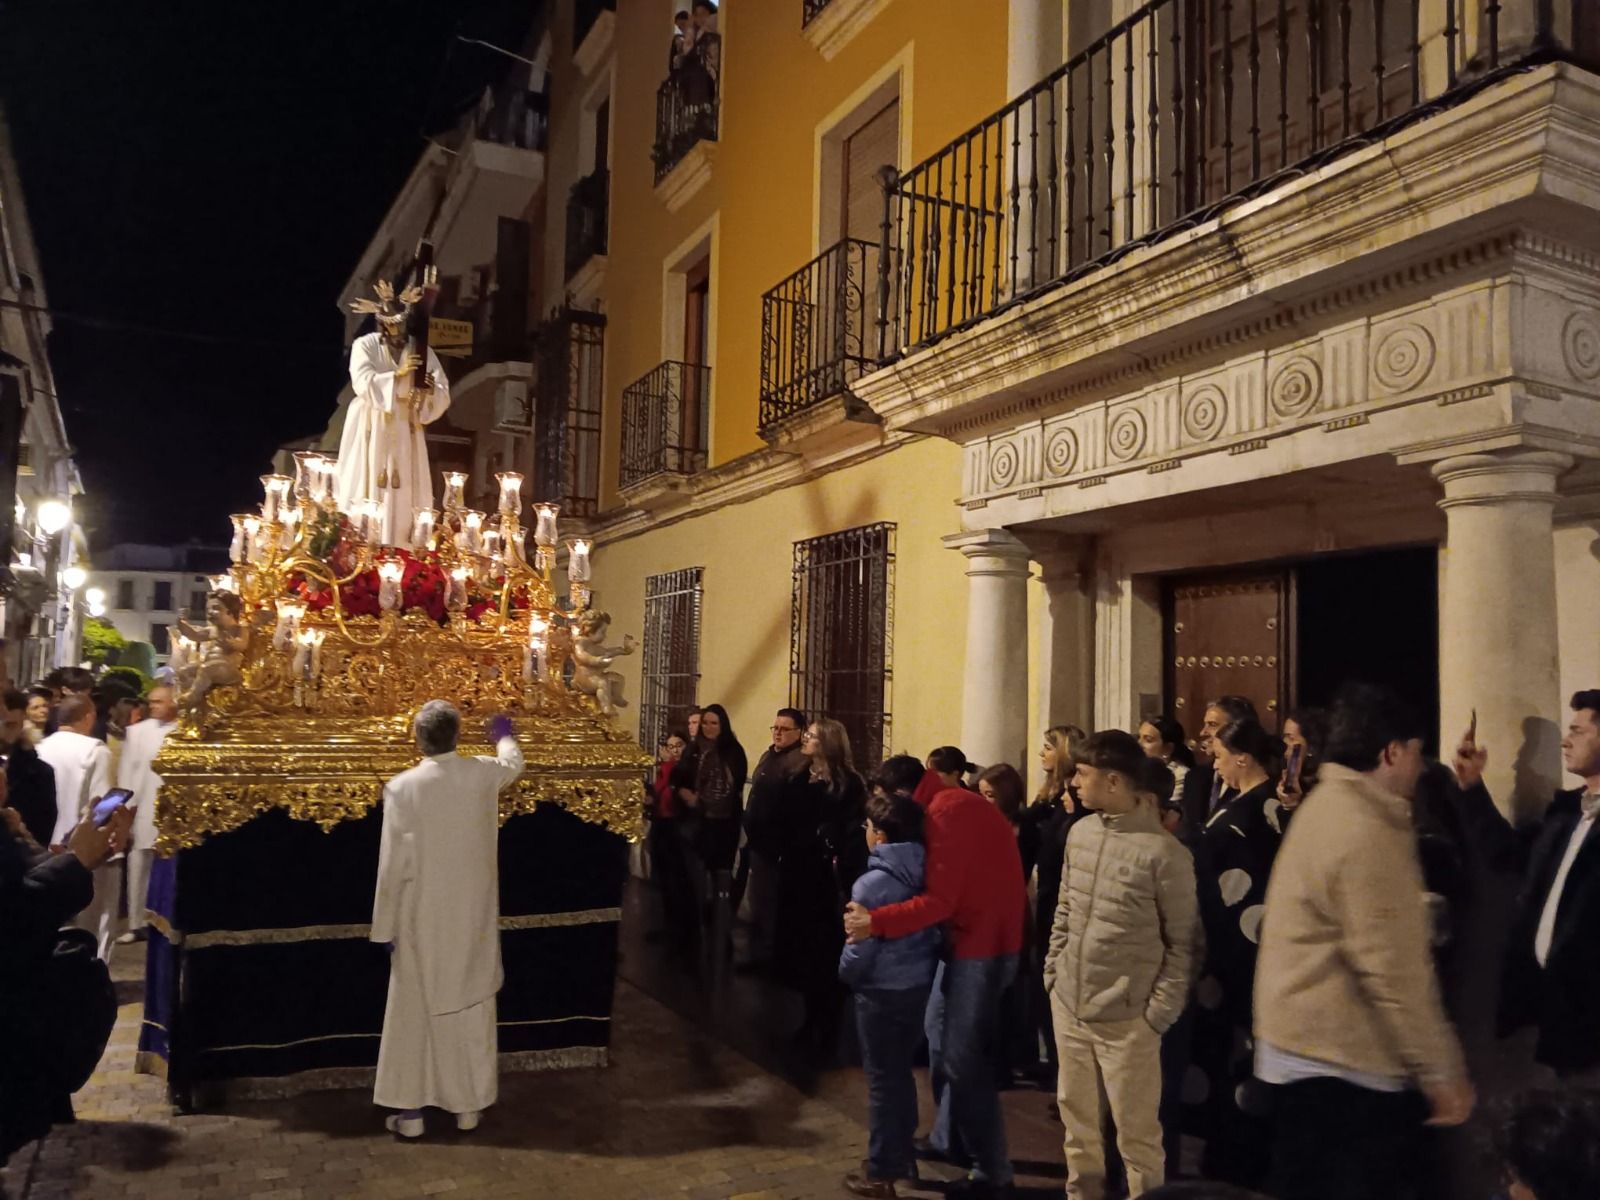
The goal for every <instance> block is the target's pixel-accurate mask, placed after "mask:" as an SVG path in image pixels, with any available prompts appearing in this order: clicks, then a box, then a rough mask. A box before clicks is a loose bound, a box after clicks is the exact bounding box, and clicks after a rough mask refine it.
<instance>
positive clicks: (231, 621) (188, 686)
mask: <svg viewBox="0 0 1600 1200" xmlns="http://www.w3.org/2000/svg"><path fill="white" fill-rule="evenodd" d="M206 620H207V622H208V624H207V625H206V626H205V627H204V628H203V629H196V628H195V627H194V626H192V625H190V624H189V623H188V621H179V622H178V632H179V633H181V634H182V635H183V636H184V637H186V638H188V639H189V640H190V641H192V642H194V643H195V644H196V646H197V648H198V649H197V651H196V653H197V656H198V658H199V662H198V663H197V664H196V663H191V664H189V665H188V666H187V667H186V668H185V669H184V671H183V674H182V675H180V676H179V679H178V683H179V686H181V687H182V688H183V689H184V692H183V699H182V700H181V701H180V702H179V703H180V704H181V706H182V707H183V708H184V709H185V710H186V711H187V710H190V709H194V708H198V707H200V705H202V704H203V703H204V702H205V698H206V694H207V693H208V692H210V691H211V689H212V688H218V687H233V686H235V685H237V684H238V683H240V682H241V681H242V680H243V678H244V673H243V666H244V650H245V644H246V643H247V642H248V641H249V633H248V631H247V630H246V629H245V627H244V602H243V601H241V600H240V599H239V597H238V596H236V595H235V594H234V593H233V592H223V591H217V592H212V593H211V597H210V599H208V600H207V601H206Z"/></svg>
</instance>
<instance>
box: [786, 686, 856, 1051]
mask: <svg viewBox="0 0 1600 1200" xmlns="http://www.w3.org/2000/svg"><path fill="white" fill-rule="evenodd" d="M800 745H801V747H802V749H803V750H804V752H805V755H806V758H807V760H808V762H809V767H808V768H807V772H806V776H805V783H804V786H803V787H800V788H797V789H795V790H794V792H793V793H792V796H793V801H792V803H791V804H790V805H789V806H788V807H789V811H788V813H787V814H786V820H785V821H784V826H785V836H784V842H783V852H782V854H781V856H780V857H779V859H778V879H779V887H780V889H781V891H780V899H779V906H778V937H777V945H778V948H779V958H780V968H779V969H780V973H781V975H782V976H783V978H784V979H785V981H786V982H787V983H788V984H789V985H790V986H791V987H793V988H794V989H795V990H796V991H798V992H799V993H800V996H801V999H802V1000H804V1002H805V1021H804V1022H803V1023H802V1025H801V1026H800V1030H799V1032H798V1033H796V1034H795V1043H796V1045H797V1046H798V1047H800V1048H802V1049H805V1050H807V1051H810V1052H812V1053H814V1054H817V1055H820V1056H823V1057H824V1058H825V1057H826V1056H827V1055H829V1054H830V1053H831V1052H832V1050H833V1048H834V1045H835V1043H836V1042H837V1039H838V1033H839V1016H840V1009H841V1006H842V1005H843V1002H844V995H843V991H842V989H841V987H840V984H839V977H838V967H839V951H840V950H841V949H843V947H844V923H843V918H844V906H845V902H846V900H847V899H848V898H849V896H850V889H851V887H852V886H853V885H854V884H855V881H856V878H857V877H858V876H859V875H860V874H861V872H862V871H864V870H865V869H866V859H867V845H866V841H865V838H864V835H863V834H862V828H863V821H864V820H865V814H866V803H867V789H866V784H865V783H864V782H862V779H861V776H860V775H859V774H857V773H856V769H855V764H854V762H853V759H852V755H851V752H850V735H849V733H848V732H846V730H845V727H844V726H843V725H841V724H839V722H838V721H833V720H829V719H827V718H826V717H824V718H821V719H818V720H815V721H813V722H812V723H811V725H810V726H809V727H808V728H807V729H806V734H805V738H804V739H803V740H802V741H801V743H800Z"/></svg>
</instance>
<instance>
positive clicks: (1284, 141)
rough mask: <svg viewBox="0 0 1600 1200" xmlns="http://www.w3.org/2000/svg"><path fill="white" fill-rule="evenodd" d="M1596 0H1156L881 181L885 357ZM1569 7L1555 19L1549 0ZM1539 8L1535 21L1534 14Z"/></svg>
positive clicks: (1444, 81)
mask: <svg viewBox="0 0 1600 1200" xmlns="http://www.w3.org/2000/svg"><path fill="white" fill-rule="evenodd" d="M1592 3H1593V0H1549V2H1547V3H1541V4H1539V5H1537V6H1530V8H1529V9H1528V11H1529V12H1530V14H1531V13H1532V11H1533V9H1534V8H1536V9H1537V18H1536V19H1537V28H1535V29H1531V30H1527V31H1523V32H1521V33H1520V34H1519V36H1518V40H1517V43H1516V45H1515V46H1514V47H1513V46H1512V45H1510V44H1509V43H1505V42H1502V39H1501V34H1500V18H1501V10H1502V7H1503V6H1502V2H1501V0H1461V3H1459V4H1458V3H1455V2H1452V3H1450V4H1447V5H1445V6H1444V7H1443V8H1442V9H1441V10H1439V11H1440V12H1441V13H1442V14H1443V17H1444V22H1445V25H1444V28H1443V30H1442V31H1440V32H1439V34H1438V35H1437V40H1434V38H1435V35H1433V34H1429V37H1428V49H1427V53H1426V54H1424V52H1423V49H1422V45H1421V43H1422V42H1423V40H1424V39H1423V37H1422V36H1420V34H1419V22H1422V21H1424V18H1425V17H1426V20H1433V19H1434V17H1433V15H1432V12H1433V10H1431V9H1430V10H1429V12H1428V14H1424V13H1423V12H1422V4H1423V0H1391V2H1390V3H1388V4H1384V3H1382V2H1381V0H1380V2H1376V3H1373V4H1370V5H1369V4H1362V3H1357V2H1356V0H1314V2H1312V3H1308V4H1300V5H1294V6H1292V7H1291V6H1288V5H1285V4H1282V3H1279V4H1276V5H1274V4H1257V3H1256V2H1255V0H1249V2H1248V3H1247V2H1246V0H1200V2H1199V3H1196V0H1151V2H1150V3H1147V4H1144V5H1143V6H1142V7H1140V8H1138V9H1136V10H1135V11H1134V12H1133V13H1131V14H1130V15H1129V16H1128V17H1126V18H1125V19H1124V20H1122V21H1121V22H1119V23H1118V24H1116V25H1115V26H1113V27H1112V28H1111V29H1110V30H1109V31H1108V32H1107V33H1105V34H1104V35H1103V36H1101V37H1100V38H1098V39H1097V40H1095V41H1093V42H1092V43H1090V44H1089V45H1088V46H1086V47H1085V48H1084V49H1083V50H1081V51H1079V52H1078V53H1076V54H1074V55H1073V56H1072V57H1071V58H1070V59H1069V60H1068V61H1067V62H1066V63H1065V64H1064V65H1063V66H1061V67H1060V68H1059V69H1058V70H1056V71H1054V72H1053V73H1052V74H1050V75H1049V76H1047V77H1046V78H1045V79H1044V80H1043V81H1042V82H1040V83H1039V84H1037V85H1035V86H1034V87H1032V88H1030V89H1028V90H1027V91H1026V92H1024V93H1022V94H1021V95H1020V96H1018V97H1017V98H1016V99H1015V100H1012V101H1011V102H1010V103H1009V104H1007V105H1006V106H1005V107H1004V108H1002V109H1001V110H1000V111H999V112H997V113H995V114H993V115H992V116H990V117H988V118H987V119H986V120H984V121H983V122H982V123H980V124H979V125H977V126H976V127H975V128H973V129H971V130H969V131H968V132H966V133H964V134H962V135H960V136H959V137H957V138H956V139H955V140H954V141H952V142H951V143H950V144H949V145H947V146H946V147H945V148H944V149H942V150H940V151H939V152H938V153H937V154H935V155H933V157H931V158H928V159H926V160H925V161H923V162H921V163H919V164H918V165H916V166H914V167H912V168H911V169H910V170H908V171H906V172H904V173H903V174H901V175H900V176H899V178H898V179H896V180H894V182H893V183H892V185H891V186H890V187H889V188H888V189H887V195H886V199H885V215H884V221H885V225H886V227H887V228H886V236H885V245H886V246H888V247H889V253H888V254H887V255H886V256H885V258H884V261H883V263H882V264H881V267H880V270H881V275H880V287H879V291H878V305H879V313H878V317H879V322H880V329H881V341H880V345H879V357H880V358H882V359H884V360H886V361H887V360H888V359H892V358H894V357H896V356H898V355H900V354H904V353H907V352H909V351H911V350H915V349H918V348H920V347H922V346H925V345H928V344H929V343H931V342H934V341H936V340H938V339H939V338H941V337H944V336H945V335H947V334H949V333H951V332H953V331H955V330H959V329H962V328H965V327H967V326H969V325H971V324H973V323H975V322H977V321H979V320H981V319H983V318H985V317H988V316H990V315H992V314H994V313H996V312H999V311H1002V310H1003V309H1005V308H1007V307H1009V306H1010V305H1012V304H1015V303H1017V302H1018V301H1020V300H1022V299H1025V298H1027V297H1029V296H1032V295H1035V294H1037V293H1039V292H1040V291H1042V290H1044V289H1046V288H1049V287H1051V286H1054V285H1057V284H1060V283H1062V282H1064V281H1066V280H1070V279H1072V278H1075V277H1077V276H1079V275H1081V274H1083V273H1085V272H1087V271H1090V270H1092V269H1094V268H1096V267H1099V266H1101V265H1104V264H1105V263H1107V262H1109V261H1111V260H1113V259H1114V258H1116V257H1117V256H1118V255H1121V254H1123V253H1126V252H1127V251H1129V250H1130V249H1132V248H1134V247H1136V246H1141V245H1148V244H1151V243H1153V242H1156V241H1159V240H1161V239H1163V238H1165V237H1168V236H1170V235H1172V234H1174V233H1177V232H1180V231H1182V230H1184V229H1189V228H1192V227H1193V226H1194V225H1196V224H1198V223H1200V222H1203V221H1205V220H1208V219H1210V218H1211V217H1212V216H1214V215H1215V214H1216V213H1217V212H1219V211H1220V210H1222V209H1223V208H1225V207H1227V206H1228V205H1230V204H1234V203H1237V202H1238V201H1240V200H1243V199H1246V198H1248V197H1251V196H1254V195H1259V194H1261V193H1263V192H1266V191H1268V190H1269V189H1271V188H1273V187H1275V186H1277V185H1279V184H1281V183H1283V182H1285V181H1287V180H1289V179H1291V178H1294V177H1296V176H1298V175H1301V174H1304V173H1305V172H1306V171H1308V170H1313V169H1316V168H1318V167H1320V166H1321V165H1322V164H1324V163H1326V162H1328V161H1330V160H1331V159H1334V158H1336V157H1338V156H1339V155H1341V154H1343V153H1345V152H1348V151H1350V150H1353V149H1355V148H1357V147H1359V146H1361V145H1365V144H1369V143H1371V142H1372V141H1374V140H1377V139H1381V138H1383V137H1386V136H1388V135H1389V134H1391V133H1393V132H1394V131H1395V130H1397V129H1399V128H1401V127H1402V126H1404V125H1406V124H1408V123H1410V122H1413V121H1416V120H1419V119H1421V118H1423V117H1426V116H1428V115H1429V114H1431V113H1433V112H1436V111H1438V110H1439V109H1440V108H1441V107H1443V106H1448V105H1450V104H1454V103H1456V102H1458V101H1460V100H1462V99H1465V98H1466V97H1468V96H1470V95H1474V94H1476V93H1477V92H1479V91H1481V90H1482V89H1483V88H1485V87H1487V86H1489V85H1490V84H1492V83H1493V82H1494V81H1496V80H1497V79H1499V78H1501V77H1503V76H1504V75H1505V74H1508V73H1510V72H1512V71H1517V70H1522V69H1525V68H1526V67H1527V66H1528V65H1530V64H1532V63H1535V62H1538V61H1542V60H1549V59H1554V58H1575V57H1577V55H1576V54H1574V53H1573V52H1569V51H1567V50H1564V49H1562V48H1561V47H1560V45H1559V43H1558V41H1557V33H1558V31H1559V30H1561V29H1570V30H1571V32H1572V39H1573V45H1574V46H1578V47H1584V46H1587V45H1588V44H1589V41H1590V40H1592V38H1593V34H1592V33H1590V32H1584V33H1582V34H1580V33H1579V32H1578V31H1579V29H1580V27H1582V28H1583V29H1584V30H1587V26H1583V25H1582V22H1583V20H1584V16H1583V10H1584V9H1585V8H1586V7H1588V6H1589V5H1592ZM1557 9H1563V10H1565V9H1570V14H1569V13H1567V12H1565V11H1563V12H1562V13H1561V16H1560V18H1559V20H1558V18H1557V16H1556V12H1555V10H1557ZM1530 19H1534V18H1532V17H1531V16H1530Z"/></svg>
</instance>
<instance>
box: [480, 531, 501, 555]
mask: <svg viewBox="0 0 1600 1200" xmlns="http://www.w3.org/2000/svg"><path fill="white" fill-rule="evenodd" d="M483 556H484V557H485V558H494V559H498V558H499V557H500V530H499V529H497V528H496V527H494V526H492V525H491V526H490V527H489V528H488V529H485V530H484V531H483Z"/></svg>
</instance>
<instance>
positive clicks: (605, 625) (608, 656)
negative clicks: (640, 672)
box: [572, 610, 638, 717]
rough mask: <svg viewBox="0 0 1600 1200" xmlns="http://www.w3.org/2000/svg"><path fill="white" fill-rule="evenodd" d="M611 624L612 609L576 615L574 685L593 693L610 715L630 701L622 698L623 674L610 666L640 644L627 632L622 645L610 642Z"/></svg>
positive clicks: (589, 611) (573, 646)
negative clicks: (608, 642)
mask: <svg viewBox="0 0 1600 1200" xmlns="http://www.w3.org/2000/svg"><path fill="white" fill-rule="evenodd" d="M610 626H611V614H610V613H603V612H594V611H593V610H585V611H584V612H582V613H579V614H578V616H577V617H576V618H574V620H573V630H572V663H573V668H574V670H573V672H572V686H573V687H574V688H576V689H577V690H578V691H580V692H583V693H584V694H585V695H589V696H593V697H594V698H595V700H596V701H597V702H598V703H599V705H600V711H601V712H603V713H605V714H606V716H608V717H611V716H615V715H616V712H617V709H619V708H627V707H628V702H627V701H626V700H624V699H623V698H622V676H621V675H620V674H618V673H617V672H616V671H611V670H607V668H608V667H610V666H611V663H612V660H613V659H615V658H617V657H618V656H619V655H623V654H632V653H633V652H634V650H635V649H637V648H638V644H637V643H636V642H635V641H634V640H633V635H632V634H631V633H630V634H625V635H624V636H623V638H622V645H620V646H607V645H606V644H605V640H606V631H607V629H609V628H610Z"/></svg>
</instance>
